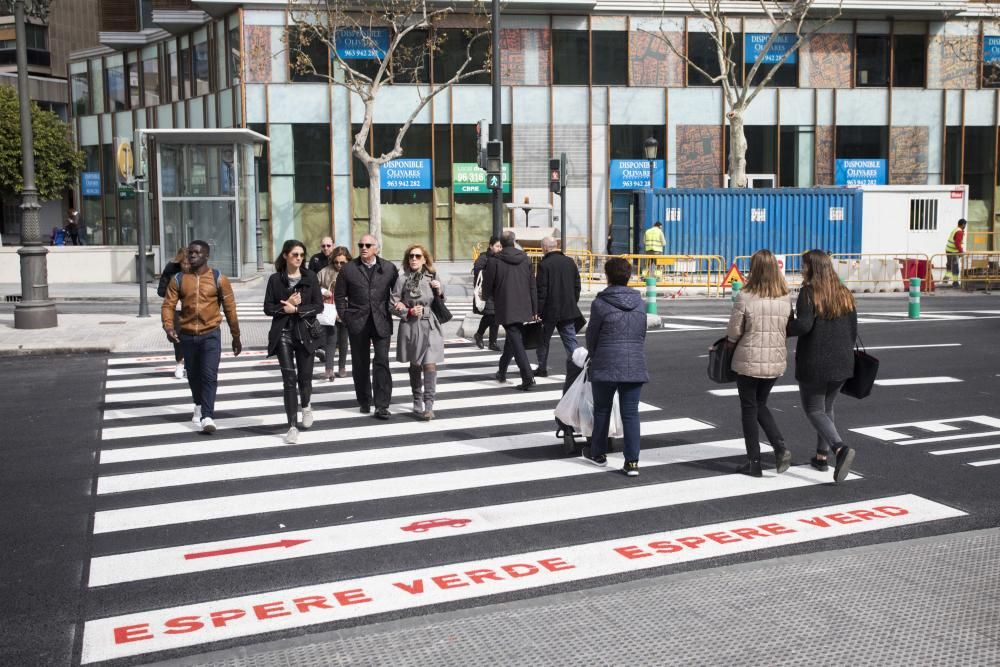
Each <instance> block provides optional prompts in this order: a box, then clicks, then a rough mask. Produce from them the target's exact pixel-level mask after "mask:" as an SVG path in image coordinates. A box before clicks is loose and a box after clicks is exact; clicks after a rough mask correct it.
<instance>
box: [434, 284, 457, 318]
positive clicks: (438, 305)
mask: <svg viewBox="0 0 1000 667" xmlns="http://www.w3.org/2000/svg"><path fill="white" fill-rule="evenodd" d="M431 280H437V274H435V275H434V276H433V277H432V278H431ZM431 292H432V293H433V294H434V300H433V301H431V312H432V313H434V317H436V318H437V321H438V322H440V323H441V324H447V323H448V322H450V321H451V318H452V317H453V315H452V314H451V311H450V310H448V306H446V305H445V303H444V297H443V296H441V294H439V293H438V292H435V291H434V290H433V289H431Z"/></svg>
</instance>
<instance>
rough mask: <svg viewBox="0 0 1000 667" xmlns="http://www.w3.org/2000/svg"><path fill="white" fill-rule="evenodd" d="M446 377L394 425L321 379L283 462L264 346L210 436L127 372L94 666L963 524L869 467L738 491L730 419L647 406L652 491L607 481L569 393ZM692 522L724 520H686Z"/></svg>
mask: <svg viewBox="0 0 1000 667" xmlns="http://www.w3.org/2000/svg"><path fill="white" fill-rule="evenodd" d="M449 305H451V304H449ZM715 324H718V323H717V322H716V323H715ZM446 360H447V361H446V363H445V364H442V365H441V367H440V370H439V373H438V378H439V379H438V394H439V396H438V400H437V401H436V402H435V405H434V412H435V415H436V418H435V419H434V420H432V421H429V422H422V421H418V420H417V419H416V418H415V416H414V415H412V413H410V412H409V409H410V397H409V386H408V378H407V373H406V367H405V364H400V363H395V362H393V363H392V364H391V370H392V377H393V393H394V400H393V404H392V405H391V407H390V411H391V412H392V418H391V419H390V420H389V421H387V422H381V421H378V420H375V419H372V418H371V416H370V415H366V414H361V413H359V411H358V409H357V406H356V402H355V397H354V391H353V385H352V383H351V380H350V378H349V377H348V378H337V379H336V380H335V381H334V382H332V383H330V382H326V381H323V380H319V379H316V380H315V381H314V385H313V386H314V395H313V400H312V404H313V407H314V413H315V424H314V425H313V427H312V428H310V429H309V430H303V431H302V432H301V434H300V437H299V441H298V444H295V445H288V444H285V443H284V440H283V439H282V435H283V433H284V431H285V429H286V425H285V423H284V412H283V407H282V399H281V379H280V373H279V369H278V367H277V365H276V364H275V363H274V361H273V359H267V358H265V355H264V354H263V353H262V352H261V351H259V350H248V351H246V352H244V354H242V355H240V357H238V358H234V357H232V356H231V355H226V356H224V357H223V361H222V364H221V368H220V391H219V399H218V402H217V406H216V414H215V421H216V424H217V425H218V427H219V430H218V431H217V432H216V433H215V434H214V435H212V436H207V435H203V434H201V433H199V432H197V425H196V424H194V423H191V422H190V416H191V415H190V413H191V399H190V394H189V393H188V391H187V386H186V384H185V383H182V382H179V381H177V380H175V379H173V378H172V376H171V372H172V369H173V365H172V363H171V358H170V357H169V356H153V355H148V356H116V357H113V358H111V359H110V360H109V362H108V368H107V377H106V387H105V392H106V393H105V401H104V413H103V422H102V424H103V426H102V440H101V445H100V447H101V448H100V452H99V458H98V466H97V473H96V475H97V479H96V484H95V489H96V493H95V511H94V516H93V522H92V526H93V528H92V536H91V540H92V544H93V551H92V556H91V560H90V562H89V568H88V570H87V576H86V589H87V590H86V602H85V605H84V607H85V610H86V611H85V614H86V617H85V619H84V628H83V642H82V655H81V662H82V663H83V664H93V663H102V662H105V661H111V660H118V659H122V658H129V657H131V656H134V657H136V659H137V660H139V661H142V662H145V661H148V660H152V659H156V658H162V657H166V656H178V655H186V654H192V653H196V652H200V651H205V650H210V649H217V648H224V647H227V646H232V645H235V644H237V643H241V644H242V643H247V642H255V641H263V640H266V639H274V638H280V637H287V636H294V635H296V634H301V633H302V632H305V631H309V630H316V629H330V628H336V627H342V626H344V625H356V624H359V623H363V622H367V619H372V620H378V619H382V618H388V616H387V615H389V614H392V615H394V616H393V617H399V616H401V615H402V616H406V615H416V614H422V613H427V609H428V608H431V609H436V608H438V606H439V605H455V604H456V603H460V604H464V605H473V604H485V603H489V602H490V601H493V600H497V599H500V596H504V597H503V599H507V598H509V597H510V596H512V595H513V596H515V597H524V596H530V595H540V594H544V593H546V592H548V591H550V590H553V587H559V586H562V587H563V589H565V587H586V586H592V585H594V584H596V583H602V582H604V581H606V580H607V578H608V577H619V578H620V577H634V576H639V575H640V574H641V573H642V572H644V571H647V570H651V571H653V572H668V571H670V569H671V568H673V567H676V566H677V565H679V564H682V563H686V562H691V561H695V560H699V559H709V558H717V557H725V556H732V555H734V554H740V553H745V552H749V551H753V550H768V549H776V548H779V547H783V546H788V545H794V544H801V543H807V542H813V541H819V540H825V539H828V538H831V537H839V536H848V535H856V534H861V533H866V532H876V531H881V530H885V529H889V528H893V527H899V526H904V525H911V524H915V523H922V522H927V521H935V520H940V519H947V518H952V517H957V516H961V515H962V514H963V513H962V512H961V511H960V510H957V509H953V508H951V507H947V506H945V505H942V504H939V503H936V502H933V501H930V500H927V499H925V498H922V497H919V496H916V495H912V494H902V495H892V496H885V495H884V494H881V495H880V494H879V493H878V492H877V490H874V489H870V488H869V487H870V485H869V484H868V483H867V481H866V478H865V476H864V470H863V469H862V470H861V471H857V472H855V473H852V474H851V475H850V476H849V477H848V479H847V480H846V481H845V483H844V484H842V485H840V486H834V485H832V484H831V482H832V478H831V473H829V472H827V473H821V472H819V471H817V470H815V469H813V468H812V467H811V466H809V465H793V467H792V468H791V469H789V470H788V471H787V472H786V473H784V474H782V475H775V474H774V472H773V469H771V470H767V471H765V477H764V478H763V479H757V478H751V477H747V476H743V475H739V474H736V472H735V471H736V468H737V464H738V463H739V462H740V459H741V457H742V456H743V454H744V452H745V450H744V444H743V439H742V438H741V437H739V433H740V431H739V424H738V420H737V419H732V420H730V421H727V422H724V423H715V422H712V421H708V420H706V419H704V418H698V417H695V416H691V415H684V414H676V413H675V412H672V411H671V410H670V409H669V408H668V407H667V406H663V405H656V404H654V403H653V402H643V403H641V404H640V418H641V422H642V437H643V440H642V455H641V460H640V465H641V476H640V477H638V478H630V477H626V476H625V475H622V474H621V473H620V472H619V470H620V468H621V466H622V465H623V463H624V461H623V458H622V456H621V454H620V453H611V454H610V455H609V456H608V463H609V465H608V466H607V467H597V466H594V465H593V464H592V463H590V462H589V461H587V460H586V459H583V458H581V457H578V456H567V455H565V454H564V453H563V443H562V440H561V439H557V438H556V437H555V435H554V433H555V425H554V422H553V409H554V407H555V405H556V403H557V402H558V400H559V398H560V396H561V393H562V391H561V389H562V383H563V378H562V377H560V376H555V375H553V376H550V377H547V378H541V377H540V378H537V382H538V385H537V386H536V387H535V388H534V390H533V391H531V392H529V393H523V392H518V391H515V390H514V389H513V387H514V384H515V382H514V381H511V382H508V383H505V384H501V383H498V382H497V381H496V380H495V379H494V373H495V372H496V360H497V355H496V354H495V353H491V352H489V351H486V350H479V349H477V348H476V347H475V346H474V345H471V344H469V343H467V342H454V341H453V342H450V343H449V344H447V345H446ZM349 368H350V367H349ZM765 449H767V448H766V447H765ZM796 463H804V461H802V462H796ZM699 504H702V505H704V504H710V505H711V511H710V512H703V513H701V514H700V515H699V514H698V513H693V512H692V508H693V507H696V506H699ZM706 516H708V517H711V522H708V521H706V520H705V518H704V517H706ZM165 651H172V653H162V652H165Z"/></svg>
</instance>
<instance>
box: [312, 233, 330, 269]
mask: <svg viewBox="0 0 1000 667" xmlns="http://www.w3.org/2000/svg"><path fill="white" fill-rule="evenodd" d="M332 256H333V239H331V238H330V237H329V236H324V237H323V240H322V241H320V242H319V252H318V253H316V254H315V255H313V256H312V257H310V258H309V270H310V271H312V272H313V273H319V272H320V271H321V270H323V269H325V268H326V267H327V265H328V264H329V263H330V257H332Z"/></svg>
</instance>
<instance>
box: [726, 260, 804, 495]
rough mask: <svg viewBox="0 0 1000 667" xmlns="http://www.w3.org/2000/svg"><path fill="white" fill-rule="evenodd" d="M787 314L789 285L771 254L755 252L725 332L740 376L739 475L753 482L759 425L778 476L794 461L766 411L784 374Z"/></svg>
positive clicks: (758, 474) (759, 474)
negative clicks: (742, 454) (742, 447)
mask: <svg viewBox="0 0 1000 667" xmlns="http://www.w3.org/2000/svg"><path fill="white" fill-rule="evenodd" d="M791 314H792V302H791V299H790V298H789V296H788V285H787V284H786V283H785V277H784V276H783V275H782V272H781V268H780V267H779V266H778V261H777V259H776V258H775V257H774V255H773V254H772V253H771V251H770V250H766V249H765V250H758V251H757V252H755V253H754V254H753V257H751V258H750V277H749V278H748V279H747V284H746V286H745V287H744V288H743V290H742V291H741V292H740V293H739V295H738V296H737V297H736V301H735V302H733V312H732V315H731V316H730V317H729V326H728V328H727V330H726V335H727V337H728V341H729V345H730V346H735V348H736V349H735V350H734V351H733V363H732V369H733V371H734V372H735V373H737V376H738V377H737V378H736V387H737V389H738V390H739V394H740V412H741V415H742V419H743V439H744V441H745V443H746V448H747V462H746V463H745V464H744V465H743V466H742V467H741V468H740V472H741V473H743V474H745V475H750V476H751V477H762V476H763V472H762V470H761V465H760V433H759V429H758V427H757V425H758V424H760V426H761V427H762V428H763V429H764V433H765V434H766V435H767V439H768V440H769V441H770V443H771V447H772V448H773V449H774V458H775V465H776V468H777V472H778V473H783V472H785V471H786V470H788V466H789V465H791V461H792V456H791V453H790V452H789V451H788V449H786V447H785V439H784V437H782V435H781V431H780V429H778V424H777V423H776V422H775V421H774V417H773V416H772V415H771V411H770V410H768V409H767V398H768V396H769V395H770V393H771V388H772V387H774V383H775V381H776V380H777V379H778V378H779V377H781V375H783V374H784V372H785V366H786V360H787V356H788V355H787V350H786V343H785V340H786V334H785V330H786V328H787V326H788V319H789V318H790V317H791Z"/></svg>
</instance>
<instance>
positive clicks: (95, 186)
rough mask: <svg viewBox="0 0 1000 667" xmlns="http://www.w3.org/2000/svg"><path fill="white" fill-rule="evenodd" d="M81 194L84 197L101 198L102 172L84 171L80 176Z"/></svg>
mask: <svg viewBox="0 0 1000 667" xmlns="http://www.w3.org/2000/svg"><path fill="white" fill-rule="evenodd" d="M80 194H82V195H83V196H84V197H100V196H101V172H99V171H84V172H82V173H81V174H80Z"/></svg>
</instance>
